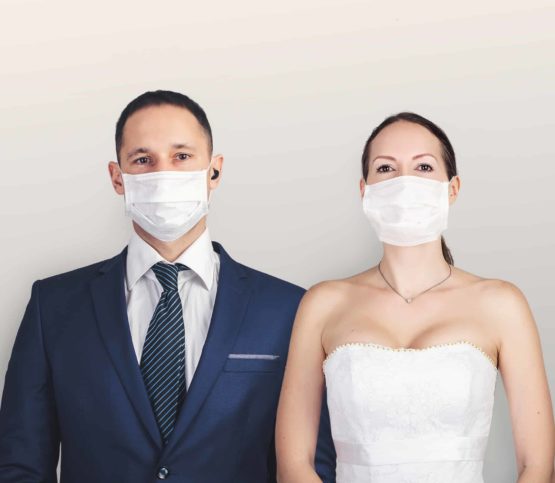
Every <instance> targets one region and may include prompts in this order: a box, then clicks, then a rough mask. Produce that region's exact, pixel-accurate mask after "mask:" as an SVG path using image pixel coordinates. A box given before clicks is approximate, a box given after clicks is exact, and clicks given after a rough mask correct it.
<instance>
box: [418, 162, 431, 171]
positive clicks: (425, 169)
mask: <svg viewBox="0 0 555 483" xmlns="http://www.w3.org/2000/svg"><path fill="white" fill-rule="evenodd" d="M417 167H418V168H420V167H421V168H423V169H421V170H420V171H433V168H432V166H431V165H429V164H427V163H422V164H419V165H418V166H417Z"/></svg>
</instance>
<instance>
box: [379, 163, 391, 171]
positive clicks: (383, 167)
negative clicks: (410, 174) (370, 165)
mask: <svg viewBox="0 0 555 483" xmlns="http://www.w3.org/2000/svg"><path fill="white" fill-rule="evenodd" d="M391 170H392V168H391V166H390V165H389V164H382V165H381V166H378V169H376V171H377V172H378V173H389V172H390V171H391Z"/></svg>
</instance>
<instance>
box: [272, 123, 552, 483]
mask: <svg viewBox="0 0 555 483" xmlns="http://www.w3.org/2000/svg"><path fill="white" fill-rule="evenodd" d="M362 170H363V178H362V179H361V181H360V192H361V197H362V200H363V209H364V212H365V213H366V215H367V217H368V218H369V220H370V223H371V225H372V226H373V228H374V229H375V230H376V232H377V235H378V237H379V239H380V240H381V241H382V242H383V257H382V259H381V261H380V263H379V264H378V265H377V266H375V267H373V268H371V269H369V270H367V271H364V272H362V273H359V274H356V275H354V276H352V277H349V278H346V279H343V280H333V281H326V282H322V283H319V284H317V285H315V286H314V287H312V288H311V289H310V290H308V291H307V293H306V294H305V296H304V298H303V300H302V302H301V304H300V306H299V310H298V312H297V316H296V319H295V324H294V328H293V333H292V338H291V343H290V351H289V356H288V360H287V367H286V370H285V376H284V381H283V386H282V392H281V396H280V402H279V408H278V415H277V424H276V451H277V456H278V480H279V481H280V483H310V482H317V481H320V479H319V478H318V476H317V474H316V472H315V471H314V468H313V461H314V451H315V445H316V437H317V431H318V420H319V413H320V404H321V398H322V393H323V388H324V384H325V385H326V387H327V401H328V407H329V411H330V421H331V428H332V435H333V439H334V444H335V448H336V452H337V482H338V483H363V482H364V483H367V482H371V483H403V482H410V483H420V482H426V483H440V482H441V483H445V482H457V483H477V482H482V481H483V478H482V467H483V457H484V452H485V448H486V443H487V439H488V433H489V428H490V423H491V415H492V409H493V394H494V388H495V383H496V376H497V373H498V371H499V373H500V374H501V376H502V378H503V383H504V386H505V389H506V391H507V397H508V400H509V406H510V413H511V420H512V425H513V434H514V442H515V448H516V456H517V462H518V473H519V479H518V482H519V483H525V482H530V483H532V482H533V483H548V482H550V481H552V480H551V479H552V476H553V459H554V452H555V431H554V422H553V412H552V406H551V398H550V394H549V389H548V385H547V378H546V374H545V369H544V366H543V358H542V352H541V346H540V341H539V338H538V332H537V329H536V325H535V322H534V319H533V316H532V314H531V312H530V308H529V306H528V303H527V301H526V299H525V297H524V295H523V294H522V292H521V291H520V290H519V289H518V288H517V287H516V286H515V285H513V284H511V283H510V282H506V281H502V280H495V279H486V278H482V277H479V276H477V275H474V274H471V273H469V272H466V271H464V270H461V269H460V268H456V267H454V265H453V259H452V257H451V253H450V251H449V249H448V248H447V246H446V244H445V241H444V239H443V237H442V235H441V233H442V232H443V231H444V230H445V229H446V228H447V214H448V210H449V205H450V204H452V203H453V202H454V201H455V200H456V198H457V195H458V193H459V189H460V184H461V182H460V178H459V176H458V175H457V170H456V164H455V154H454V151H453V148H452V146H451V143H450V142H449V140H448V138H447V136H446V135H445V133H444V132H443V131H442V130H441V129H440V128H439V127H437V126H436V125H435V124H433V123H432V122H430V121H428V120H427V119H425V118H423V117H421V116H418V115H416V114H412V113H401V114H398V115H396V116H392V117H390V118H388V119H386V120H385V121H384V122H383V123H382V124H380V125H379V126H378V127H377V128H376V129H375V130H374V131H373V132H372V134H371V136H370V138H369V139H368V141H367V143H366V146H365V148H364V153H363V156H362Z"/></svg>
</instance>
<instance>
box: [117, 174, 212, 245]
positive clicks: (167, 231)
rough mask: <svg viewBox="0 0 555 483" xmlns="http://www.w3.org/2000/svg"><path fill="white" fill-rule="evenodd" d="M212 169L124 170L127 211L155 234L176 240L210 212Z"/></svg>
mask: <svg viewBox="0 0 555 483" xmlns="http://www.w3.org/2000/svg"><path fill="white" fill-rule="evenodd" d="M209 169H210V167H208V168H206V169H203V170H199V171H156V172H152V173H141V174H128V173H122V178H123V185H124V189H125V212H126V214H127V215H128V216H130V217H131V218H132V219H133V221H135V223H137V224H138V225H139V226H140V227H141V228H142V229H143V230H145V231H146V232H147V233H150V234H151V235H152V236H153V237H154V238H157V239H158V240H161V241H166V242H167V241H173V240H176V239H177V238H179V237H180V236H182V235H184V234H185V233H187V232H188V231H189V230H191V228H193V227H194V226H195V225H196V224H197V223H198V222H199V221H200V219H201V218H202V217H203V216H205V215H206V214H207V213H208V206H209V196H208V194H207V191H208V187H207V175H208V171H209Z"/></svg>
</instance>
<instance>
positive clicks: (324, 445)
mask: <svg viewBox="0 0 555 483" xmlns="http://www.w3.org/2000/svg"><path fill="white" fill-rule="evenodd" d="M335 460H336V454H335V446H334V444H333V439H332V435H331V425H330V416H329V412H328V403H327V392H326V389H325V388H324V392H323V394H322V409H321V411H320V428H319V430H318V442H317V444H316V455H315V458H314V464H315V467H316V473H318V476H319V477H320V478H321V479H322V481H323V482H324V483H335Z"/></svg>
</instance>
